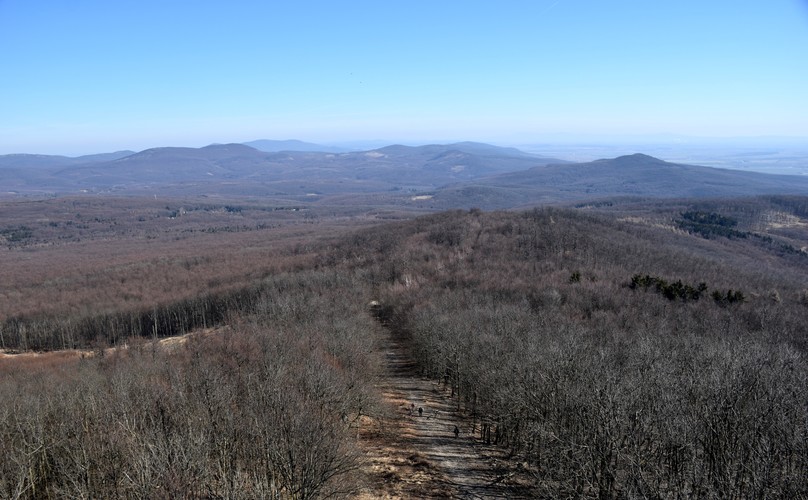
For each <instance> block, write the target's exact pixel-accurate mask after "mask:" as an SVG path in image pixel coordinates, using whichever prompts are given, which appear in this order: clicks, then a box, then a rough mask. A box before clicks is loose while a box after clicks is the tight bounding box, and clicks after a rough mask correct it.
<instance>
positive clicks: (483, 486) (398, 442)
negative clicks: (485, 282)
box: [359, 331, 533, 499]
mask: <svg viewBox="0 0 808 500" xmlns="http://www.w3.org/2000/svg"><path fill="white" fill-rule="evenodd" d="M387 335H388V337H387V345H386V353H385V354H386V361H387V373H386V376H385V377H383V379H382V380H381V382H380V386H379V390H380V391H381V392H382V394H383V396H384V399H385V402H386V403H387V405H388V407H389V410H390V413H389V415H388V416H387V417H386V418H382V419H379V420H374V421H370V420H368V421H366V422H365V425H364V426H363V429H362V432H361V433H360V438H361V445H362V447H363V450H364V451H365V453H366V456H367V462H366V465H365V468H364V471H365V473H366V475H367V476H368V478H369V480H368V486H367V487H365V488H364V489H363V491H362V493H361V494H360V495H359V498H361V499H371V498H384V499H395V498H485V499H488V498H532V497H533V495H530V491H529V489H528V488H527V487H526V486H525V484H526V482H527V477H526V476H527V474H526V471H525V470H524V469H522V468H521V467H520V465H519V464H518V463H516V462H515V461H514V460H511V459H509V458H507V457H506V456H505V451H503V450H502V449H500V448H497V447H495V446H491V445H486V444H485V443H483V442H481V441H479V440H478V439H476V438H475V437H474V435H473V434H472V429H473V423H472V421H471V420H470V419H469V418H466V417H464V416H463V415H462V414H461V413H460V412H459V411H457V408H456V406H455V404H453V401H452V400H451V399H450V394H448V393H447V392H446V391H444V390H443V388H442V387H441V385H440V384H438V383H435V382H434V381H432V380H429V379H425V378H422V377H420V376H418V375H417V372H416V370H415V367H414V364H413V362H412V360H411V358H410V357H409V355H408V353H407V349H406V346H405V344H404V343H403V342H402V341H401V340H400V339H397V338H396V337H395V333H393V332H389V331H388V332H387ZM419 408H420V409H423V413H420V412H419V411H418V410H419ZM455 427H457V429H458V430H459V435H458V436H457V437H455V433H454V430H455Z"/></svg>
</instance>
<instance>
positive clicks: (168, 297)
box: [0, 197, 808, 498]
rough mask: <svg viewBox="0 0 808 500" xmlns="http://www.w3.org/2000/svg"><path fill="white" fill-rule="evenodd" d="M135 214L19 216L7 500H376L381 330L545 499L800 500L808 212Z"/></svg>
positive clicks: (800, 203)
mask: <svg viewBox="0 0 808 500" xmlns="http://www.w3.org/2000/svg"><path fill="white" fill-rule="evenodd" d="M77 203H84V202H81V201H77ZM110 203H112V202H110ZM127 203H130V204H135V205H137V206H134V205H132V206H126V207H122V206H121V205H115V204H114V203H113V204H112V205H110V206H106V207H105V206H104V205H103V203H102V204H101V205H98V206H96V207H95V208H94V210H95V211H96V212H97V213H95V214H94V215H93V217H97V218H98V219H101V222H98V221H96V220H95V219H92V220H93V222H92V223H90V222H86V223H85V222H82V223H80V224H84V225H86V226H87V228H88V229H86V230H87V231H88V234H82V233H81V232H80V231H79V232H76V231H77V229H76V227H75V224H76V222H75V220H76V216H75V212H76V210H75V209H74V207H70V213H71V215H70V217H67V216H64V218H63V219H58V218H57V217H56V216H55V215H54V214H55V212H54V211H55V208H54V207H55V206H58V204H51V205H46V206H45V207H37V208H36V209H34V210H33V212H32V213H28V212H30V211H31V210H32V209H31V206H30V205H24V204H21V205H15V204H13V203H9V204H6V205H4V206H3V211H4V212H5V213H6V214H8V215H9V216H8V217H6V219H5V220H6V222H5V223H6V224H7V226H8V227H7V228H6V229H7V230H8V231H6V232H5V233H3V238H4V241H5V246H4V248H3V250H2V255H0V259H2V260H1V261H0V262H2V265H3V269H4V273H3V274H4V277H3V282H2V283H0V297H2V307H3V309H2V311H1V312H0V314H2V316H0V336H1V338H2V343H3V345H2V347H3V349H5V350H6V352H7V353H8V352H9V351H13V352H21V351H38V352H42V351H56V350H59V351H62V350H66V351H63V355H62V356H56V355H53V356H47V355H40V356H39V357H36V356H33V357H29V358H23V357H22V356H24V354H7V355H6V357H4V358H2V359H0V372H1V373H2V377H0V433H2V436H0V456H2V457H4V458H3V459H2V460H0V497H3V498H61V497H70V498H102V497H103V498H175V497H189V498H328V497H336V498H344V497H353V496H359V495H365V496H373V492H374V491H378V490H375V489H374V488H375V486H374V484H375V482H377V481H378V480H379V478H378V477H375V476H373V475H372V474H371V473H369V472H368V469H367V467H366V463H365V461H366V459H365V458H364V457H363V454H362V452H361V440H362V439H363V438H362V435H363V432H365V433H366V431H367V428H368V425H372V426H380V425H381V426H383V424H384V423H385V422H388V421H389V420H390V419H391V418H393V417H391V410H390V408H388V407H387V405H386V403H385V401H384V400H383V399H382V398H381V396H380V394H379V391H378V384H379V378H380V377H381V376H383V372H384V358H383V352H384V346H383V345H382V344H383V342H384V339H385V332H386V331H387V332H390V334H391V335H394V336H395V338H396V339H398V341H400V342H401V343H402V344H403V345H405V346H406V348H407V350H408V352H409V355H410V356H411V358H412V360H413V361H414V362H415V367H414V369H415V370H416V371H417V372H418V373H420V374H421V375H423V376H424V377H427V378H428V379H430V380H432V381H434V383H436V384H438V385H439V387H440V388H441V390H443V391H445V393H446V394H447V396H448V397H450V398H451V401H452V404H453V406H454V409H455V411H456V412H458V414H459V415H462V416H463V418H465V419H467V421H468V422H470V427H469V429H468V432H469V433H470V435H471V439H473V440H474V442H476V443H485V444H489V445H493V446H496V447H498V448H500V449H501V450H503V452H505V454H506V455H507V456H508V457H509V458H508V464H509V465H508V466H509V467H512V468H513V469H514V470H516V469H519V470H520V471H521V472H522V473H523V474H524V475H526V477H527V478H528V480H527V481H528V483H529V484H522V485H521V486H523V487H527V488H529V490H530V491H531V494H532V495H533V496H535V497H540V498H559V497H585V498H679V497H696V498H750V497H752V498H801V497H806V496H808V480H807V479H806V474H805V471H806V470H808V365H806V359H805V356H806V353H807V352H808V332H806V326H807V325H808V290H806V283H808V254H806V251H805V247H806V245H808V231H807V230H806V228H807V227H808V225H807V224H808V223H807V222H806V218H807V216H808V211H807V210H806V207H808V200H806V199H805V198H799V197H768V198H754V199H744V200H722V201H699V202H695V201H688V200H672V201H667V202H654V201H648V200H615V201H610V202H600V203H598V204H581V205H579V206H578V207H575V208H564V209H561V208H543V209H534V210H529V211H524V212H516V211H514V212H482V211H479V210H471V211H451V212H444V213H438V214H432V215H424V216H420V217H409V216H406V215H401V217H402V218H406V219H407V220H400V221H392V222H387V221H383V220H381V219H382V217H376V218H369V217H368V218H358V219H357V218H353V219H352V218H349V217H347V215H346V216H345V217H343V216H342V215H337V214H330V215H325V214H320V215H318V216H317V217H313V216H312V214H305V213H302V212H300V211H292V210H288V211H287V210H277V211H276V210H259V209H258V208H256V207H247V208H241V209H237V208H235V207H233V206H231V208H230V209H227V208H225V207H224V206H222V207H214V206H210V207H208V208H207V209H204V208H203V209H200V211H198V212H195V211H191V210H188V209H187V208H185V206H183V207H179V206H175V207H172V206H168V207H162V208H160V209H159V210H157V209H156V208H154V207H153V206H152V205H151V204H150V203H147V202H145V201H142V202H136V201H130V202H127ZM140 203H142V205H139V204H140ZM63 208H64V207H63ZM180 208H182V213H183V216H182V217H185V219H183V218H182V217H178V216H179V214H180V213H181V211H180V210H179V209H180ZM163 210H165V214H164V216H163V215H161V214H163V212H162V211H163ZM175 210H176V212H174V211H175ZM27 211H28V212H27ZM83 211H84V212H87V211H88V210H87V209H86V208H85V209H83ZM189 212H191V213H190V214H189ZM43 213H47V214H49V215H48V217H43ZM103 213H108V214H109V213H116V214H118V215H115V216H109V215H108V216H107V219H104V216H103ZM127 214H128V215H127ZM148 214H152V215H148ZM154 214H158V215H160V217H156V216H154ZM194 214H196V216H199V219H198V220H196V222H194V223H190V222H188V221H189V217H192V216H194ZM169 215H170V217H169ZM388 216H389V217H390V218H392V217H399V215H397V214H387V215H385V217H388ZM81 218H82V219H84V215H82V217H81ZM140 218H143V220H139V219H140ZM113 219H114V220H113ZM158 219H159V220H158ZM68 220H72V221H73V223H72V224H67V221H68ZM54 223H55V224H54ZM92 224H100V225H104V227H106V228H108V231H109V232H107V233H104V232H99V231H98V230H95V231H93V230H90V229H89V228H90V227H91V226H92ZM161 224H165V225H164V226H161ZM210 228H216V229H215V230H210ZM225 228H230V230H227V229H225ZM233 228H240V229H238V230H235V229H233ZM96 229H98V228H96ZM99 234H103V236H98V235H99ZM93 235H95V236H93ZM80 240H81V241H80ZM115 249H119V250H115ZM12 269H23V270H25V271H24V272H19V274H13V271H9V272H5V270H12ZM26 280H28V281H27V282H26ZM26 283H27V286H24V284H26ZM371 301H377V302H378V305H377V306H375V307H373V308H370V307H368V304H369V303H370V302H371ZM185 334H188V335H187V336H185V337H182V339H183V341H178V342H175V343H170V344H169V343H164V344H157V343H155V342H154V340H157V339H161V338H166V337H169V336H175V335H176V336H178V335H185ZM112 348H115V349H112ZM75 349H79V350H80V351H73V350H75ZM65 353H72V354H70V355H68V354H65ZM15 356H16V357H15ZM374 428H375V427H374ZM465 430H466V429H464V431H465Z"/></svg>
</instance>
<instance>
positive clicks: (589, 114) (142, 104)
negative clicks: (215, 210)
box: [0, 0, 808, 156]
mask: <svg viewBox="0 0 808 500" xmlns="http://www.w3.org/2000/svg"><path fill="white" fill-rule="evenodd" d="M662 134H665V135H682V136H698V137H737V136H742V137H745V136H755V137H758V136H790V137H806V136H808V0H766V1H738V0H709V1H705V0H678V1H657V0H612V1H596V0H529V1H521V0H520V1H513V0H501V1H497V2H494V1H478V0H463V1H459V0H458V1H455V0H442V1H435V0H430V1H420V0H407V1H399V0H386V1H379V0H373V1H351V0H344V1H339V2H337V1H332V0H320V1H315V0H296V1H285V0H275V1H241V0H231V1H228V2H224V1H216V2H213V1H205V0H195V1H175V0H158V1H153V0H137V1H130V0H116V1H109V0H38V1H31V0H0V154H8V153H40V154H66V155H71V156H75V155H80V154H90V153H98V152H107V151H115V150H123V149H131V150H136V151H139V150H142V149H145V148H149V147H158V146H192V147H199V146H204V145H207V144H210V143H225V142H245V141H250V140H255V139H279V140H281V139H299V140H305V141H311V142H317V143H321V144H338V143H343V142H349V141H359V140H369V139H377V140H389V141H390V142H404V143H424V142H440V141H447V142H448V141H454V140H476V141H483V142H491V143H496V144H513V143H525V142H542V141H545V140H551V139H552V138H554V137H555V138H558V137H566V138H573V139H580V140H588V139H592V138H598V137H600V138H618V139H619V138H620V137H627V136H638V135H643V136H644V135H662Z"/></svg>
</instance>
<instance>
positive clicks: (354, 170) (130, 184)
mask: <svg viewBox="0 0 808 500" xmlns="http://www.w3.org/2000/svg"><path fill="white" fill-rule="evenodd" d="M249 144H252V145H253V146H260V147H261V148H263V149H266V151H262V150H259V149H257V148H256V147H251V146H250V145H247V144H215V145H210V146H206V147H203V148H179V147H166V148H153V149H147V150H145V151H141V152H138V153H133V152H131V151H120V152H116V153H109V154H101V155H90V156H82V157H78V158H68V157H63V156H43V155H5V156H0V196H4V197H8V196H18V195H27V196H40V195H67V194H75V193H95V194H126V195H144V194H147V195H152V194H160V195H161V196H199V195H217V196H231V197H232V196H266V197H275V198H277V197H282V198H284V199H299V200H300V201H301V202H302V201H305V202H306V203H324V204H325V203H337V204H345V203H361V204H369V205H373V204H381V203H383V204H393V205H397V206H410V207H417V208H422V209H445V208H460V207H464V208H465V207H475V206H476V207H480V208H484V209H493V208H512V207H518V206H529V205H537V204H542V203H557V202H571V201H578V200H590V199H597V198H608V197H616V196H638V197H666V198H671V197H736V196H748V195H760V194H802V195H808V177H803V176H782V175H769V174H761V173H753V172H747V171H739V170H726V169H718V168H710V167H701V166H694V165H683V164H677V163H669V162H666V161H663V160H660V159H657V158H654V157H651V156H647V155H643V154H634V155H628V156H621V157H618V158H614V159H604V160H597V161H593V162H588V163H570V162H565V161H563V160H560V159H557V158H550V157H545V156H540V155H536V154H529V153H525V152H523V151H520V150H518V149H514V148H503V147H498V146H492V145H490V144H482V143H475V142H461V143H455V144H434V145H426V146H415V147H413V146H402V145H392V146H386V147H382V148H379V149H373V150H369V151H352V152H347V151H334V150H332V151H317V149H319V148H320V146H318V145H316V144H311V143H304V142H300V141H253V142H252V143H249ZM295 148H298V149H295Z"/></svg>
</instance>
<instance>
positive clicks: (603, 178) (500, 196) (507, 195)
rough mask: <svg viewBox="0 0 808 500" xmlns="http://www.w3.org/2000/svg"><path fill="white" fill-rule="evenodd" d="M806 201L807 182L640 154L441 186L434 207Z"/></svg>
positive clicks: (434, 200)
mask: <svg viewBox="0 0 808 500" xmlns="http://www.w3.org/2000/svg"><path fill="white" fill-rule="evenodd" d="M763 194H802V195H808V177H806V176H789V175H772V174H762V173H757V172H747V171H740V170H730V169H721V168H711V167H701V166H695V165H682V164H678V163H670V162H666V161H663V160H660V159H658V158H654V157H652V156H648V155H644V154H639V153H638V154H633V155H626V156H620V157H617V158H613V159H602V160H596V161H592V162H587V163H573V164H569V163H568V164H563V165H557V164H548V165H541V166H536V167H533V168H530V169H527V170H523V171H519V172H508V173H504V174H500V175H495V176H490V177H486V178H482V179H477V180H474V181H471V182H467V183H463V184H458V185H453V186H447V187H445V188H443V189H441V190H438V191H436V192H435V193H434V196H433V199H432V200H431V202H432V203H434V204H435V205H437V206H446V207H449V206H451V207H472V206H480V207H485V208H489V209H490V208H511V207H514V206H519V205H535V204H537V203H551V202H563V201H579V200H591V199H602V198H609V197H618V196H619V197H625V196H635V197H652V198H727V197H738V196H756V195H763Z"/></svg>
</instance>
